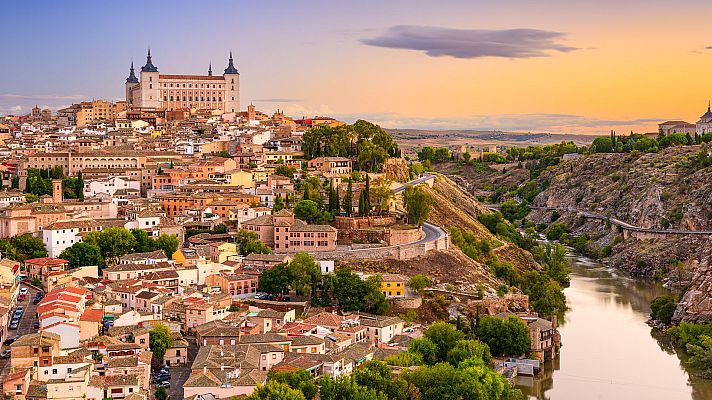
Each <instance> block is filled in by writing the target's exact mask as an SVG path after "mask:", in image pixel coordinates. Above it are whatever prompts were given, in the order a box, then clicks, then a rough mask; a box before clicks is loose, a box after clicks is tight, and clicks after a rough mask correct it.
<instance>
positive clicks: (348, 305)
mask: <svg viewBox="0 0 712 400" xmlns="http://www.w3.org/2000/svg"><path fill="white" fill-rule="evenodd" d="M334 296H335V297H336V300H337V302H338V303H339V307H340V308H341V309H342V310H343V311H358V310H363V309H364V308H365V307H364V298H365V297H366V287H365V285H364V283H363V281H362V280H361V278H360V277H359V276H358V275H356V274H355V273H354V272H353V271H351V269H350V268H339V269H337V270H336V272H335V273H334Z"/></svg>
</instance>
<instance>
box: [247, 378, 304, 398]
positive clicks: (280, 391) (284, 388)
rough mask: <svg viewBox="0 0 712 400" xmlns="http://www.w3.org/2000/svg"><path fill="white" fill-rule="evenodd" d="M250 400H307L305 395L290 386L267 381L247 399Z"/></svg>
mask: <svg viewBox="0 0 712 400" xmlns="http://www.w3.org/2000/svg"><path fill="white" fill-rule="evenodd" d="M247 399H248V400H305V398H304V395H303V394H302V392H300V391H299V390H297V389H292V388H291V387H289V385H288V384H286V383H282V382H279V381H274V380H272V381H267V383H265V384H264V385H258V386H257V388H256V389H255V391H254V392H253V393H252V394H251V395H250V396H248V397H247Z"/></svg>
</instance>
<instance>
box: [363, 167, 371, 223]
mask: <svg viewBox="0 0 712 400" xmlns="http://www.w3.org/2000/svg"><path fill="white" fill-rule="evenodd" d="M370 182H371V179H370V178H369V177H368V174H366V189H365V192H366V193H365V194H364V196H363V207H364V211H365V212H366V215H370V214H371V185H370Z"/></svg>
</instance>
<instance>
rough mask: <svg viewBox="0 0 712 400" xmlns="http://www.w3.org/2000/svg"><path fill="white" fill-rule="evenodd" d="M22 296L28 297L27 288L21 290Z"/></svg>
mask: <svg viewBox="0 0 712 400" xmlns="http://www.w3.org/2000/svg"><path fill="white" fill-rule="evenodd" d="M20 294H24V295H26V294H27V288H26V287H23V288H21V289H20Z"/></svg>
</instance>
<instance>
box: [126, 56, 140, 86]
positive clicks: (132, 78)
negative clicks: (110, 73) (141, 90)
mask: <svg viewBox="0 0 712 400" xmlns="http://www.w3.org/2000/svg"><path fill="white" fill-rule="evenodd" d="M129 71H130V72H129V77H128V78H126V83H138V78H136V74H135V73H134V65H133V60H131V69H129Z"/></svg>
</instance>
